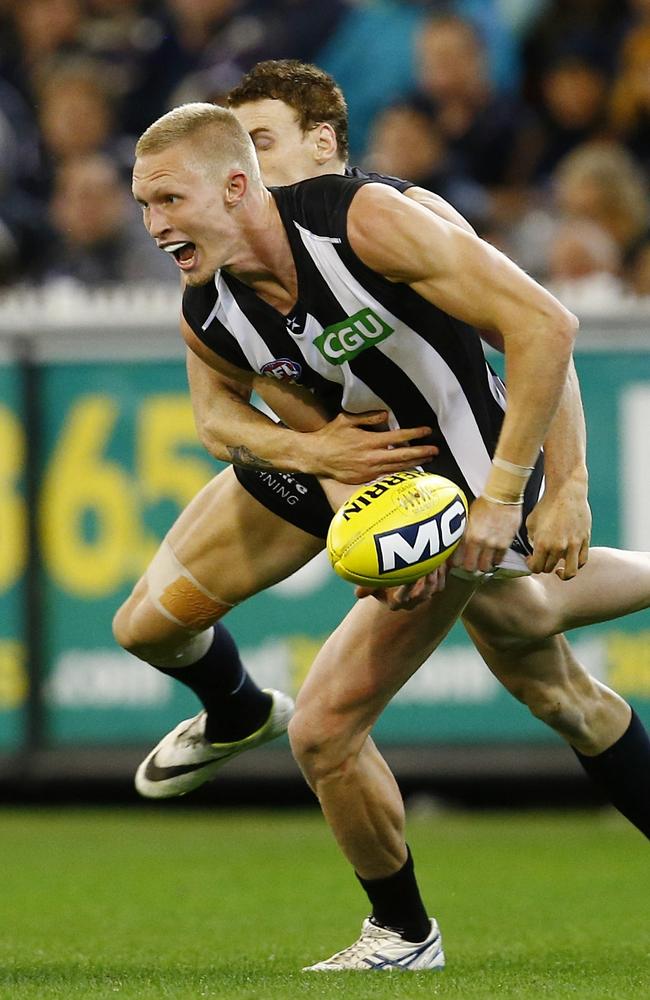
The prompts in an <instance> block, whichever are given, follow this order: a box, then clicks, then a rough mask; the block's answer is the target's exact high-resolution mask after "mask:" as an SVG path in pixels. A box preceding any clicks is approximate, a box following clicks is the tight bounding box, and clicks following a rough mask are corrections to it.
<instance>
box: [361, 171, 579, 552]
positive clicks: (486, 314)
mask: <svg viewBox="0 0 650 1000" xmlns="http://www.w3.org/2000/svg"><path fill="white" fill-rule="evenodd" d="M408 204H409V207H408V208H406V206H405V200H404V199H403V198H400V196H399V195H398V194H396V193H395V192H393V191H391V190H390V189H388V188H385V187H382V186H380V185H367V186H365V187H364V188H361V189H360V190H359V191H358V192H357V194H356V196H355V198H354V200H353V201H352V204H351V206H350V211H349V215H348V237H349V239H350V244H351V246H352V249H353V250H354V251H355V253H357V255H358V256H359V257H360V259H361V260H363V261H364V263H366V264H367V265H368V266H369V267H371V268H372V269H373V270H375V271H377V272H378V273H381V274H383V275H385V276H386V277H387V278H389V279H390V280H393V281H400V282H405V283H407V284H409V285H410V286H411V288H413V290H414V291H415V292H417V293H418V294H419V295H421V296H422V297H423V298H425V299H427V300H428V301H429V302H432V303H433V304H434V305H436V306H438V307H439V308H441V309H443V310H444V311H445V312H448V313H449V314H450V315H452V316H455V317H457V318H458V319H460V320H462V321H464V322H467V323H470V324H472V325H474V326H476V327H481V328H488V329H493V330H496V331H497V332H498V333H500V334H501V336H502V337H503V340H504V345H505V353H506V374H507V380H508V386H509V399H508V410H507V413H506V416H505V419H504V423H503V428H502V431H501V435H500V438H499V442H498V445H497V455H498V456H499V458H500V459H502V460H505V461H506V462H508V463H512V465H513V466H520V467H522V468H526V467H532V466H533V464H534V462H535V459H536V456H537V453H538V451H539V448H540V446H541V444H542V442H543V440H544V437H545V435H546V433H547V431H548V428H549V426H550V423H551V421H552V418H553V415H554V413H555V410H556V408H557V405H558V402H559V400H560V397H561V395H562V391H563V387H564V384H565V381H566V376H567V372H568V366H569V362H570V358H571V349H572V346H573V340H574V337H575V333H576V330H577V321H576V319H575V317H573V316H572V315H571V313H569V312H568V311H567V310H566V309H565V308H564V307H563V306H562V305H561V304H560V303H559V302H558V301H557V300H556V299H555V298H554V297H553V296H552V295H550V294H549V293H548V292H546V291H545V290H544V289H543V288H541V287H540V286H539V285H537V283H536V282H534V281H533V280H532V279H531V278H529V277H528V276H527V275H526V274H524V272H523V271H521V270H520V268H518V267H517V266H516V265H515V264H513V263H512V262H511V261H510V260H508V259H507V258H506V257H505V256H504V255H503V254H501V253H500V252H499V251H498V250H496V249H495V248H494V247H491V246H489V245H488V244H486V243H485V242H483V241H482V240H480V239H478V238H477V237H474V236H472V234H471V233H468V232H466V231H464V230H463V229H461V228H460V227H458V226H456V225H452V224H450V223H448V222H446V221H444V220H442V219H440V218H439V217H436V216H435V215H433V214H432V213H431V212H428V211H426V210H425V209H423V208H422V207H421V206H419V205H417V204H413V203H408ZM500 472H501V470H497V471H496V476H497V478H499V473H500ZM494 477H495V471H494V470H493V472H492V473H491V474H490V477H489V478H488V483H487V485H486V489H485V494H486V495H487V496H494V488H493V485H492V479H493V478H494ZM497 498H499V494H498V492H497ZM518 514H519V510H518V508H517V507H516V506H514V505H512V506H511V505H510V504H508V505H501V504H499V505H496V504H493V503H492V502H491V501H488V500H486V499H485V497H482V498H480V499H479V500H478V501H477V502H476V504H475V505H474V507H473V510H472V517H471V519H470V524H469V527H468V531H467V535H466V539H465V543H464V546H463V550H462V551H461V552H460V553H459V559H462V565H463V566H464V568H465V569H467V570H470V571H471V570H476V569H480V570H487V569H489V568H490V566H491V565H494V564H496V563H498V562H499V561H500V559H501V558H502V557H503V554H504V552H505V549H506V548H507V546H508V545H509V543H510V541H511V540H512V537H513V535H514V533H515V530H516V527H517V518H518Z"/></svg>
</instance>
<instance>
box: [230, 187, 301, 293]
mask: <svg viewBox="0 0 650 1000" xmlns="http://www.w3.org/2000/svg"><path fill="white" fill-rule="evenodd" d="M239 235H240V239H239V240H238V241H237V245H236V247H235V249H234V252H233V254H232V256H231V259H230V261H229V262H228V263H227V265H226V269H227V270H228V271H229V272H230V273H231V274H233V275H234V276H235V277H236V278H238V279H239V280H240V281H242V282H244V284H246V285H250V286H251V287H252V288H254V289H255V291H256V292H257V293H258V295H260V297H261V298H263V299H264V300H265V301H268V302H269V303H270V304H272V305H273V306H274V307H275V308H277V309H280V310H283V309H284V307H285V306H286V307H287V308H289V307H290V305H291V304H292V303H293V302H294V301H295V298H296V289H297V279H296V268H295V264H294V260H293V254H292V253H291V247H290V245H289V239H288V237H287V234H286V232H285V228H284V225H283V223H282V220H281V218H280V213H279V212H278V210H277V207H276V205H275V201H274V200H273V197H272V196H271V195H270V194H269V195H268V200H266V201H265V203H264V206H263V209H262V210H260V211H259V212H258V213H257V214H256V213H254V212H247V214H246V215H245V216H244V217H242V226H241V229H240V234H239Z"/></svg>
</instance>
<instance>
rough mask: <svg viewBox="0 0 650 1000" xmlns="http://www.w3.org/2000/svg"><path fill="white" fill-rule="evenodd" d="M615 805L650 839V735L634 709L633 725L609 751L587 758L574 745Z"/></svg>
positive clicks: (595, 780) (583, 762) (587, 768)
mask: <svg viewBox="0 0 650 1000" xmlns="http://www.w3.org/2000/svg"><path fill="white" fill-rule="evenodd" d="M573 750H574V753H575V755H576V757H577V758H578V760H579V761H580V763H581V764H582V766H583V767H584V769H585V771H586V772H587V774H588V775H589V777H590V778H591V779H592V780H593V781H594V782H595V784H597V785H598V786H599V787H600V789H601V790H602V791H603V792H604V793H605V795H606V796H607V798H608V799H609V801H610V802H611V803H612V805H614V806H616V808H617V809H618V810H619V812H621V813H623V815H624V816H626V817H627V819H629V821H630V822H631V823H634V825H635V826H636V827H637V828H638V829H639V830H641V832H642V833H644V834H645V835H646V837H648V838H650V737H649V736H648V733H647V732H646V730H645V727H644V725H643V723H642V722H641V719H640V718H639V717H638V715H637V714H636V712H634V711H632V718H631V720H630V725H629V726H628V728H627V729H626V731H625V732H624V733H623V735H622V736H621V738H620V739H618V740H617V741H616V743H614V744H613V745H612V746H611V747H609V748H608V749H607V750H603V752H602V753H599V754H596V756H595V757H587V756H585V754H582V753H579V751H578V750H576V749H575V747H574V748H573Z"/></svg>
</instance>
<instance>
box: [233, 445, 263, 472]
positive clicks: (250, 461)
mask: <svg viewBox="0 0 650 1000" xmlns="http://www.w3.org/2000/svg"><path fill="white" fill-rule="evenodd" d="M226 448H227V449H228V454H229V455H230V461H231V462H232V464H233V465H243V466H246V467H247V468H249V469H272V468H273V462H268V461H267V460H266V459H265V458H260V457H259V455H255V454H253V452H252V451H251V450H250V449H249V448H247V447H246V446H245V445H243V444H237V445H230V444H227V445H226Z"/></svg>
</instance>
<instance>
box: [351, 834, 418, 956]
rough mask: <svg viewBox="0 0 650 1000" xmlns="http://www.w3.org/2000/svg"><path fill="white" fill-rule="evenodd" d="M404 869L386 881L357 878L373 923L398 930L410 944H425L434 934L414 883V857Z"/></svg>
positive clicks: (409, 856)
mask: <svg viewBox="0 0 650 1000" xmlns="http://www.w3.org/2000/svg"><path fill="white" fill-rule="evenodd" d="M407 851H408V858H407V859H406V863H405V864H404V867H403V868H400V870H399V871H398V872H395V874H394V875H389V876H388V877H387V878H372V879H365V878H361V876H360V875H357V878H358V879H359V882H360V883H361V885H362V886H363V888H364V889H365V891H366V894H367V896H368V899H369V900H370V902H371V904H372V920H373V921H374V923H376V924H380V926H382V927H388V928H389V929H390V930H391V931H397V933H398V934H401V936H402V937H403V938H405V939H406V940H407V941H424V939H425V938H426V937H428V936H429V934H430V933H431V921H430V920H429V917H428V916H427V911H426V910H425V908H424V904H423V902H422V898H421V896H420V890H419V889H418V884H417V882H416V881H415V870H414V868H413V858H412V857H411V852H410V850H409V848H408V847H407Z"/></svg>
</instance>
